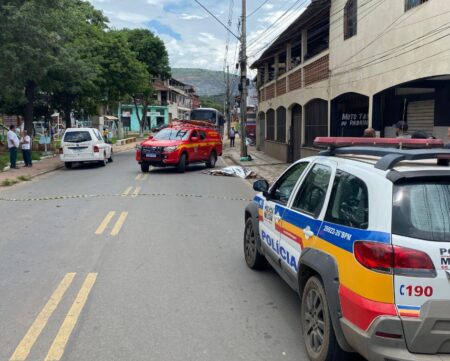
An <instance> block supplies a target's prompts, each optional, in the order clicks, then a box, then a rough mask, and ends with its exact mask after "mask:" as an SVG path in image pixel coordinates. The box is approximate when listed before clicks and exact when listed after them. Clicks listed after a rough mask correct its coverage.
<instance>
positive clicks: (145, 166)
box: [141, 163, 150, 173]
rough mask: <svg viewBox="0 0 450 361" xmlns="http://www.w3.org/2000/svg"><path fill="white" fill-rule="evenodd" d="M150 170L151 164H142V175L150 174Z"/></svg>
mask: <svg viewBox="0 0 450 361" xmlns="http://www.w3.org/2000/svg"><path fill="white" fill-rule="evenodd" d="M149 170H150V164H148V163H141V171H142V173H148V171H149Z"/></svg>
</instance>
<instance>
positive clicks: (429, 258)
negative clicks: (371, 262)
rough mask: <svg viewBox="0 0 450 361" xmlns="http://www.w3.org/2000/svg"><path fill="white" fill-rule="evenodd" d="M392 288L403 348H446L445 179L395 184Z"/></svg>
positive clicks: (448, 242)
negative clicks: (403, 341) (404, 344)
mask: <svg viewBox="0 0 450 361" xmlns="http://www.w3.org/2000/svg"><path fill="white" fill-rule="evenodd" d="M392 244H393V246H394V266H395V267H394V287H395V302H396V305H397V310H398V314H399V316H400V317H401V319H402V323H403V329H404V332H405V339H406V343H407V346H408V349H409V350H410V351H411V352H413V353H421V354H449V353H450V180H449V177H445V178H444V177H442V178H439V179H438V178H434V179H420V180H418V179H416V180H414V179H409V180H407V181H404V182H403V183H400V184H395V186H394V195H393V219H392Z"/></svg>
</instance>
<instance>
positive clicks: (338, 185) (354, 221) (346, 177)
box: [325, 171, 369, 229]
mask: <svg viewBox="0 0 450 361" xmlns="http://www.w3.org/2000/svg"><path fill="white" fill-rule="evenodd" d="M325 221H327V222H331V223H335V224H341V225H343V226H348V227H353V228H360V229H367V227H368V225H369V195H368V192H367V186H366V184H365V183H364V182H363V181H362V180H361V179H359V178H356V177H355V176H353V175H351V174H348V173H346V172H342V171H338V172H337V173H336V178H335V179H334V184H333V190H332V192H331V198H330V203H329V204H328V209H327V214H326V216H325Z"/></svg>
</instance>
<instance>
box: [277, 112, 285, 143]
mask: <svg viewBox="0 0 450 361" xmlns="http://www.w3.org/2000/svg"><path fill="white" fill-rule="evenodd" d="M277 142H280V143H286V108H284V107H279V108H278V109H277Z"/></svg>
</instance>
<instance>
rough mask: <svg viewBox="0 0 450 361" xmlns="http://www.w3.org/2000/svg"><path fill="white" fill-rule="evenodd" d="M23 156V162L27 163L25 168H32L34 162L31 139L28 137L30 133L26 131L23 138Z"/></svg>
mask: <svg viewBox="0 0 450 361" xmlns="http://www.w3.org/2000/svg"><path fill="white" fill-rule="evenodd" d="M22 154H23V161H24V162H25V167H32V166H33V161H32V158H31V137H30V136H29V135H28V131H27V130H26V129H25V130H24V131H23V137H22Z"/></svg>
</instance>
